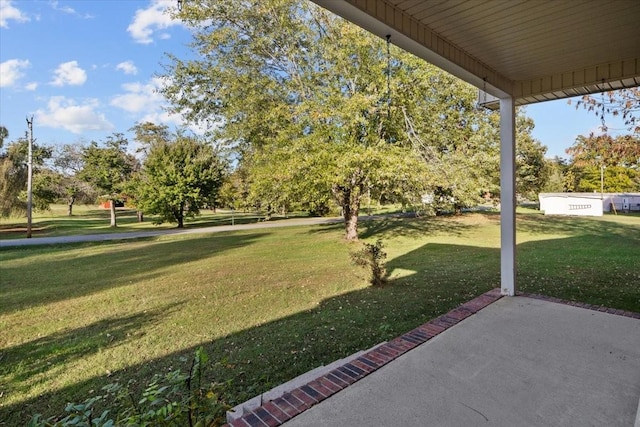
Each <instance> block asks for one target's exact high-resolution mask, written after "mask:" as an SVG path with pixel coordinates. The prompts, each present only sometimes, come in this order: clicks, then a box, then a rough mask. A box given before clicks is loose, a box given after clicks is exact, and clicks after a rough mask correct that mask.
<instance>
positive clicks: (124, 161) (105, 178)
mask: <svg viewBox="0 0 640 427" xmlns="http://www.w3.org/2000/svg"><path fill="white" fill-rule="evenodd" d="M128 145H129V141H127V139H126V138H125V137H124V135H123V134H121V133H115V134H113V135H110V136H108V137H107V139H106V140H105V141H104V142H103V143H102V144H98V143H97V142H95V141H93V142H91V144H89V145H88V146H87V147H84V148H83V151H82V161H83V166H82V170H81V171H80V172H79V173H78V174H77V176H78V178H80V179H81V180H83V181H86V182H88V183H90V184H92V185H93V186H95V187H96V188H97V189H98V190H99V191H100V192H101V194H100V198H102V199H104V200H107V201H109V207H110V211H111V222H110V224H111V227H116V226H117V221H116V203H118V202H121V201H122V196H123V190H124V186H125V184H126V182H127V180H128V179H129V177H130V176H131V174H132V173H133V172H134V171H135V169H136V168H137V160H136V159H135V157H134V156H133V155H132V154H130V153H128V152H127V147H128Z"/></svg>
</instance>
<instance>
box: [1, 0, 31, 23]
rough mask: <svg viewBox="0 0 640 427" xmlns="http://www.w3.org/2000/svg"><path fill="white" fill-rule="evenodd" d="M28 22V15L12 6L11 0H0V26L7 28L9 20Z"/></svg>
mask: <svg viewBox="0 0 640 427" xmlns="http://www.w3.org/2000/svg"><path fill="white" fill-rule="evenodd" d="M10 20H14V21H16V22H28V21H29V17H28V16H27V15H25V14H24V13H23V12H22V11H21V10H20V9H18V8H17V7H15V6H13V4H12V1H11V0H0V28H9V21H10Z"/></svg>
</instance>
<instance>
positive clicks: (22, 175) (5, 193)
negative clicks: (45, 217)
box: [0, 132, 55, 216]
mask: <svg viewBox="0 0 640 427" xmlns="http://www.w3.org/2000/svg"><path fill="white" fill-rule="evenodd" d="M0 133H1V132H0ZM7 136H8V133H6V134H5V135H4V138H6V137H7ZM28 144H29V140H28V137H27V136H25V137H23V138H19V139H18V140H16V141H13V142H11V143H9V144H7V146H6V148H5V150H4V151H0V216H10V215H18V214H24V213H25V212H26V210H27V202H26V198H27V196H26V192H27V157H28ZM32 150H33V151H32V152H33V188H32V195H33V204H34V208H35V209H37V210H46V209H48V208H49V205H50V204H51V203H53V202H54V200H55V193H54V192H53V191H52V190H51V184H52V177H51V174H49V173H48V172H47V170H46V168H45V167H44V163H45V161H46V160H47V159H49V158H50V157H51V153H52V148H51V147H47V146H42V145H39V144H37V143H36V142H34V143H33V148H32Z"/></svg>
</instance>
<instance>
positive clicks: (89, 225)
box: [0, 205, 307, 240]
mask: <svg viewBox="0 0 640 427" xmlns="http://www.w3.org/2000/svg"><path fill="white" fill-rule="evenodd" d="M109 215H110V213H109V210H108V209H104V208H101V207H100V206H98V205H78V206H75V207H74V208H73V215H72V216H67V207H66V206H65V205H51V209H50V210H48V211H43V212H35V213H34V215H33V220H32V237H34V238H36V237H54V236H69V235H77V234H102V233H125V232H128V231H145V230H162V229H164V230H167V229H171V228H175V227H176V224H175V223H173V224H172V223H163V224H159V225H158V224H153V219H154V217H153V216H148V217H145V220H144V221H143V222H138V217H137V215H136V211H135V210H132V209H127V208H118V209H117V214H116V216H117V224H118V226H117V227H115V228H113V227H110V226H109V219H110V218H109ZM300 216H307V213H305V212H291V213H289V214H288V215H287V217H300ZM284 218H285V217H284V216H282V215H274V216H272V218H271V221H277V220H280V219H284ZM261 220H264V214H259V213H254V212H249V213H247V212H231V211H229V210H218V211H217V212H216V213H214V212H213V211H211V210H208V209H203V210H202V211H201V212H200V215H199V216H197V217H195V218H187V219H185V227H186V228H201V227H209V226H216V225H231V224H232V223H234V224H247V223H255V222H258V221H261ZM26 227H27V220H26V217H25V218H15V217H13V218H0V240H8V239H22V238H24V237H26V230H27V228H26Z"/></svg>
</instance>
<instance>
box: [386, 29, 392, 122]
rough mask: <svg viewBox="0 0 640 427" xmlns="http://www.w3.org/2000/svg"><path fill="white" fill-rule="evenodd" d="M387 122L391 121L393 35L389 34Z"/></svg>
mask: <svg viewBox="0 0 640 427" xmlns="http://www.w3.org/2000/svg"><path fill="white" fill-rule="evenodd" d="M386 39H387V73H386V74H387V120H391V34H387V37H386Z"/></svg>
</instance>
